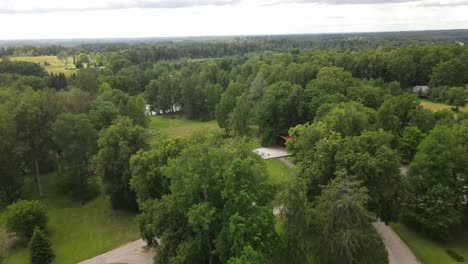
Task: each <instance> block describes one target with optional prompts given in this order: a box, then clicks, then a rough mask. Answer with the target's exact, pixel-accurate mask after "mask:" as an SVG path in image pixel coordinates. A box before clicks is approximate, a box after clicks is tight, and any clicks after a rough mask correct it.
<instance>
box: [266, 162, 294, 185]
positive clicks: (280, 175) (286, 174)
mask: <svg viewBox="0 0 468 264" xmlns="http://www.w3.org/2000/svg"><path fill="white" fill-rule="evenodd" d="M265 163H266V165H267V171H268V173H269V174H270V178H269V181H270V183H272V184H280V183H282V182H285V181H288V180H290V179H292V177H294V175H293V171H292V169H291V168H289V167H288V166H286V165H285V164H284V163H283V162H281V160H279V159H269V160H265Z"/></svg>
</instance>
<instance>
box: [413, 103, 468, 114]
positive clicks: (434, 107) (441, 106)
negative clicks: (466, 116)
mask: <svg viewBox="0 0 468 264" xmlns="http://www.w3.org/2000/svg"><path fill="white" fill-rule="evenodd" d="M421 106H422V107H423V108H426V109H429V110H431V111H433V112H437V111H442V110H450V111H452V107H453V106H451V105H447V104H443V103H435V102H432V101H429V100H422V101H421ZM458 110H459V111H460V112H464V113H468V107H467V106H464V107H459V108H458Z"/></svg>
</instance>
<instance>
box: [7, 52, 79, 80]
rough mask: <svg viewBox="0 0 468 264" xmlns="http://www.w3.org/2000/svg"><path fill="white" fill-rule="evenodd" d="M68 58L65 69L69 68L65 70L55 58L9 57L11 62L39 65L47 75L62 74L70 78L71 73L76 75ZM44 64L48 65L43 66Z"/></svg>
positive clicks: (62, 64) (61, 63) (63, 65)
mask: <svg viewBox="0 0 468 264" xmlns="http://www.w3.org/2000/svg"><path fill="white" fill-rule="evenodd" d="M70 58H71V57H70ZM70 58H68V65H67V67H69V69H67V68H66V66H65V64H64V63H63V62H62V61H60V60H59V59H58V58H57V57H56V56H24V57H10V59H11V60H13V61H28V62H34V63H39V64H41V65H43V66H44V68H45V69H46V71H47V72H49V73H54V74H58V73H61V72H62V73H64V74H65V75H66V76H70V75H72V74H73V73H76V69H74V66H73V65H72V64H71V63H70V62H71V59H70ZM46 63H47V64H49V65H45V64H46ZM70 68H73V69H70Z"/></svg>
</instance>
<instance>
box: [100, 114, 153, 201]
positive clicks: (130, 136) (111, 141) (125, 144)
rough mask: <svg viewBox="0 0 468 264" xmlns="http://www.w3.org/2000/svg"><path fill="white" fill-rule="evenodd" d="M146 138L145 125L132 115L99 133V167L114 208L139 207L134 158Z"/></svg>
mask: <svg viewBox="0 0 468 264" xmlns="http://www.w3.org/2000/svg"><path fill="white" fill-rule="evenodd" d="M146 141H147V139H146V133H145V129H144V128H142V127H140V126H136V125H134V124H133V122H132V120H131V119H130V118H128V117H119V118H117V119H116V120H115V121H114V122H113V124H112V125H111V126H110V127H109V128H107V129H105V130H103V131H101V133H100V135H99V139H98V145H99V151H98V153H97V154H96V169H97V173H98V175H99V176H101V177H102V179H103V182H104V189H105V192H106V193H107V194H109V195H110V199H111V205H112V207H113V208H123V209H128V210H136V209H137V204H136V197H135V193H134V192H133V191H132V190H131V189H130V177H131V171H130V158H131V156H132V155H134V154H135V153H136V152H138V150H140V149H143V148H146V146H147V142H146Z"/></svg>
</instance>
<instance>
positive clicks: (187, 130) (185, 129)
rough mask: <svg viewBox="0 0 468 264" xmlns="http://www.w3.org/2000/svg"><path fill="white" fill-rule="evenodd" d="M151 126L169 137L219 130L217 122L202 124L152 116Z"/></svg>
mask: <svg viewBox="0 0 468 264" xmlns="http://www.w3.org/2000/svg"><path fill="white" fill-rule="evenodd" d="M150 118H151V123H150V125H149V127H150V128H152V129H159V130H162V131H164V132H165V133H166V134H167V135H169V136H171V137H172V136H180V137H186V136H190V135H192V134H193V132H195V131H198V130H207V129H219V127H218V124H217V123H216V121H214V120H212V121H208V122H201V121H197V120H188V119H184V118H171V117H165V116H151V117H150Z"/></svg>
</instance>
